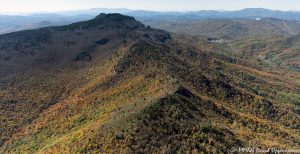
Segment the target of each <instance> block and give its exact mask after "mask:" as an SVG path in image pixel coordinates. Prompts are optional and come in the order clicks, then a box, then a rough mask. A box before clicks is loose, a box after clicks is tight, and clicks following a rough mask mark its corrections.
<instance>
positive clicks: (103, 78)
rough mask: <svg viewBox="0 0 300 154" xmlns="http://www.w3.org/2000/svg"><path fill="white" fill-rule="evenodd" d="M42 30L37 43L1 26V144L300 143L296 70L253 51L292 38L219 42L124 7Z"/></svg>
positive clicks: (11, 148) (188, 148)
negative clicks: (160, 26)
mask: <svg viewBox="0 0 300 154" xmlns="http://www.w3.org/2000/svg"><path fill="white" fill-rule="evenodd" d="M104 21H105V22H104ZM110 21H111V22H110ZM114 24H116V25H115V26H111V25H114ZM81 26H84V28H80V27H81ZM44 30H45V31H47V32H49V33H50V34H51V35H48V36H49V38H47V41H43V39H42V40H35V39H34V40H33V41H34V43H36V44H39V45H40V46H42V47H43V50H40V51H39V50H37V49H36V48H35V47H30V46H27V47H25V48H24V50H23V45H22V44H20V45H16V46H17V48H14V46H15V44H13V43H12V42H14V41H15V39H16V36H18V37H21V38H20V40H27V38H28V37H29V36H28V35H22V32H18V33H13V34H7V35H1V36H0V40H2V41H3V42H5V43H3V44H0V49H1V51H2V53H3V55H5V56H4V57H0V59H1V63H2V64H3V65H0V73H1V74H3V77H1V78H0V82H1V85H0V153H185V152H189V153H228V152H229V151H228V150H230V148H232V147H240V146H244V147H247V146H253V145H255V146H258V147H264V148H269V147H277V148H286V147H288V148H297V147H298V146H299V142H300V127H299V120H300V115H299V111H300V110H299V102H300V95H299V91H300V89H299V87H300V80H299V79H300V74H299V72H297V71H291V70H288V69H286V68H288V67H289V66H288V64H287V63H284V62H282V64H281V65H278V64H277V63H273V62H271V63H268V62H267V60H268V59H263V60H266V61H259V60H258V59H256V58H257V57H256V54H257V53H259V54H266V55H267V54H268V52H265V53H263V52H261V51H265V49H270V51H271V48H269V47H270V44H272V43H274V42H278V41H279V42H281V41H284V40H287V38H284V37H276V38H273V37H271V38H270V39H269V40H267V41H263V40H253V39H246V40H241V41H239V42H233V43H231V44H222V43H221V44H219V43H214V42H210V41H207V40H203V39H201V38H193V37H190V36H182V35H178V34H169V33H168V32H165V31H161V30H155V29H151V28H147V27H145V26H144V25H142V24H141V23H139V22H137V21H135V20H134V19H133V18H130V17H124V16H122V15H119V14H113V15H107V16H106V15H105V14H102V15H100V16H99V17H97V18H95V19H93V20H91V21H87V22H80V23H76V24H72V25H70V26H63V27H54V28H46V29H43V30H42V31H44ZM39 31H40V30H35V31H32V32H33V33H39ZM28 33H29V32H28ZM103 38H106V39H107V40H109V41H107V42H106V41H105V43H102V42H100V44H99V42H97V41H99V40H101V39H103ZM246 41H248V44H247V43H245V42H246ZM66 42H72V43H71V44H69V45H68V44H66ZM27 43H29V44H30V39H28V42H27ZM292 44H293V43H292ZM20 46H22V48H19V47H20ZM281 47H282V48H281V49H283V46H281ZM285 47H286V46H285ZM274 48H275V47H274ZM244 49H247V52H242V51H244ZM22 51H35V52H36V54H29V55H28V54H25V55H24V53H22ZM248 51H249V52H250V53H249V52H248ZM268 51H269V50H268ZM12 53H14V54H12ZM82 53H86V54H83V55H82ZM288 53H290V54H294V52H288ZM276 54H277V55H278V54H280V53H279V52H278V53H277V52H276ZM87 55H88V57H90V59H89V60H85V58H86V56H87ZM78 56H79V59H78V60H74V59H76V58H77V57H78ZM82 56H83V57H82ZM246 56H250V57H248V58H245V57H246ZM297 56H298V55H297V54H296V57H293V58H292V59H294V58H298V57H297ZM5 57H11V58H10V59H6V60H5ZM275 57H276V56H275ZM288 57H289V56H287V59H289V58H288Z"/></svg>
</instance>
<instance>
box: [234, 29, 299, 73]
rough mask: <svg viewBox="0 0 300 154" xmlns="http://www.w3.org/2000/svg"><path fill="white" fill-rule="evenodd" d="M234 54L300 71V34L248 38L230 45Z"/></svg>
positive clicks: (264, 63)
mask: <svg viewBox="0 0 300 154" xmlns="http://www.w3.org/2000/svg"><path fill="white" fill-rule="evenodd" d="M230 46H231V47H232V51H233V53H234V55H238V56H239V57H241V58H244V59H248V60H249V59H251V60H255V61H257V62H259V63H261V64H263V65H270V64H275V65H277V66H279V67H281V68H285V67H287V68H288V69H289V70H290V71H298V72H299V71H300V54H299V50H300V35H299V34H297V35H292V36H289V37H270V38H267V39H247V40H242V41H237V42H234V43H233V44H231V45H230Z"/></svg>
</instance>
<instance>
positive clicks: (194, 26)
mask: <svg viewBox="0 0 300 154" xmlns="http://www.w3.org/2000/svg"><path fill="white" fill-rule="evenodd" d="M142 21H143V23H145V24H148V25H150V26H153V27H155V28H160V29H164V30H168V31H171V32H174V33H180V34H188V35H192V36H200V37H204V38H217V39H228V40H240V39H245V38H257V37H260V38H261V37H263V38H266V37H270V36H278V35H280V36H288V35H294V34H298V33H300V28H299V27H300V24H299V23H298V22H295V21H286V20H279V19H274V18H262V19H260V20H255V18H253V19H207V20H163V21H161V20H142Z"/></svg>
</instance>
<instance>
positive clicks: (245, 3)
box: [0, 0, 300, 13]
mask: <svg viewBox="0 0 300 154" xmlns="http://www.w3.org/2000/svg"><path fill="white" fill-rule="evenodd" d="M258 7H259V8H269V9H276V10H297V11H300V0H147V1H146V0H0V13H7V12H37V11H62V10H76V9H88V8H129V9H142V10H156V11H174V10H177V11H187V10H238V9H243V8H258Z"/></svg>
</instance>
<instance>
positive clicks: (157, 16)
mask: <svg viewBox="0 0 300 154" xmlns="http://www.w3.org/2000/svg"><path fill="white" fill-rule="evenodd" d="M99 13H121V14H125V15H129V16H133V17H135V18H136V19H138V20H140V21H145V20H158V21H161V20H162V21H178V20H180V21H183V20H203V19H220V18H223V19H224V18H230V19H232V18H243V19H260V18H277V19H282V20H294V21H300V12H296V11H277V10H268V9H263V8H248V9H243V10H238V11H216V10H203V11H190V12H156V11H145V10H129V9H107V8H93V9H88V10H70V11H62V12H39V13H34V14H31V15H28V14H23V15H22V14H19V15H13V16H12V15H9V16H8V15H0V34H3V33H9V32H13V31H19V30H26V29H35V28H40V27H47V26H60V25H66V24H70V23H73V22H77V21H83V20H89V19H92V18H93V17H95V16H96V15H98V14H99Z"/></svg>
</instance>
